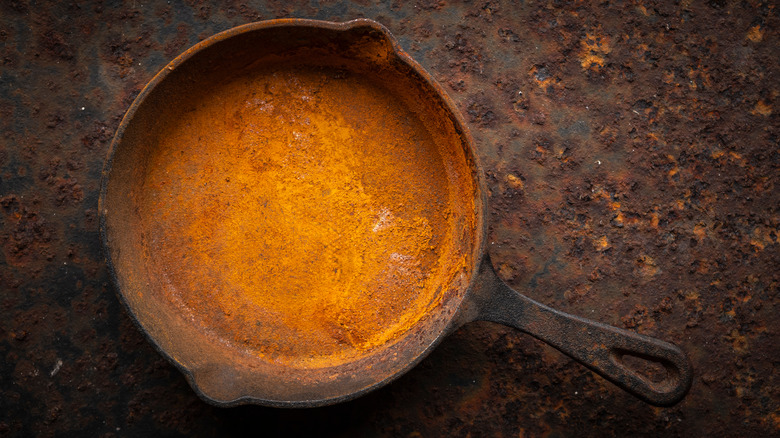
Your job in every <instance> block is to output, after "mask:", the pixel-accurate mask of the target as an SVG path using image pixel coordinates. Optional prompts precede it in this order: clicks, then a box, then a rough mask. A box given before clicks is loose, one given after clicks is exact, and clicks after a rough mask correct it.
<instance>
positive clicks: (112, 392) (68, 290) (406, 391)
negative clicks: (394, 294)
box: [0, 1, 780, 436]
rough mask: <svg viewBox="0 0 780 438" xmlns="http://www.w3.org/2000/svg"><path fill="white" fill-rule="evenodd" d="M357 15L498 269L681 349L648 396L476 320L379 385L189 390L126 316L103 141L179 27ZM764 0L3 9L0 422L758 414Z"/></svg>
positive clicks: (633, 426) (763, 279)
mask: <svg viewBox="0 0 780 438" xmlns="http://www.w3.org/2000/svg"><path fill="white" fill-rule="evenodd" d="M363 16H365V17H369V18H373V19H376V20H377V21H379V22H381V23H382V24H384V25H386V26H387V27H388V28H389V29H390V31H391V32H393V34H394V35H396V36H397V37H399V40H400V42H401V44H402V46H404V48H405V49H407V50H408V51H409V53H410V54H411V55H412V56H413V57H414V58H415V59H416V60H418V61H419V62H420V63H421V64H422V65H423V66H424V67H425V68H427V69H428V70H429V71H430V72H431V73H432V74H433V76H434V77H435V78H436V79H437V80H439V81H440V82H441V83H442V84H443V85H444V86H445V88H446V89H447V91H448V92H449V93H450V95H451V96H452V97H453V99H454V100H455V101H456V102H457V103H458V105H459V107H460V109H461V110H462V112H463V114H464V115H465V117H466V119H467V121H468V122H469V125H470V128H471V130H472V134H473V135H474V137H475V139H476V140H477V150H478V153H479V154H480V155H481V158H482V162H483V165H484V167H485V169H486V171H487V177H488V185H489V189H490V200H489V202H490V207H491V213H492V229H491V233H490V242H489V243H492V244H491V245H490V254H491V257H492V259H493V261H494V264H495V266H496V268H497V269H498V271H499V274H500V276H501V277H502V278H504V279H506V280H507V281H509V282H510V283H511V285H512V286H514V287H516V288H518V289H519V290H522V291H524V292H525V293H527V294H528V295H529V296H530V297H531V298H534V299H536V300H538V301H541V302H543V303H545V304H549V305H551V306H553V307H556V308H559V309H561V310H564V311H567V312H570V313H574V314H580V315H583V316H586V317H589V318H592V319H596V320H599V321H602V322H605V323H608V324H614V325H617V326H621V327H626V328H631V329H633V330H636V331H638V332H640V333H645V334H649V335H653V336H658V337H660V338H663V339H666V340H670V341H672V342H675V343H677V344H679V345H680V346H681V347H682V348H683V349H684V350H685V351H686V352H688V354H689V355H690V356H691V360H692V362H693V366H694V369H695V371H696V376H695V378H694V382H693V386H692V389H691V392H690V394H689V395H688V396H687V398H686V399H685V400H684V401H683V402H682V403H680V404H679V405H677V406H675V407H672V408H650V407H648V406H647V405H645V404H643V403H641V402H639V401H637V400H635V399H634V398H632V397H631V396H629V395H627V394H624V393H622V392H621V391H620V390H619V389H617V388H614V387H612V386H611V385H610V384H608V383H606V382H605V381H603V380H601V379H600V378H598V377H596V376H594V375H593V374H592V373H590V372H589V371H587V370H586V369H585V368H583V367H581V366H579V365H577V364H575V363H573V362H571V361H570V360H568V359H566V358H565V357H563V356H562V355H561V354H559V353H557V352H556V351H554V350H552V349H551V348H548V347H545V346H542V345H541V344H540V343H538V342H537V341H534V340H533V339H530V338H528V337H527V336H523V335H521V334H519V333H516V332H514V331H512V330H511V329H507V328H504V327H500V326H497V325H492V324H488V323H479V324H473V325H470V326H467V327H465V328H464V329H462V330H461V331H459V332H457V333H456V334H455V335H453V336H452V337H450V338H449V339H448V340H446V341H445V342H444V343H443V344H442V345H441V346H440V347H439V348H438V349H437V350H436V351H435V352H434V353H433V354H432V355H431V356H430V357H429V358H428V359H427V360H425V361H424V362H423V363H422V364H420V366H419V367H417V368H415V369H414V370H412V371H411V372H410V373H409V374H407V375H406V376H404V377H403V378H402V379H400V380H399V381H398V382H396V383H394V384H392V385H390V386H389V387H387V388H384V389H382V390H380V391H379V392H376V393H373V394H371V395H369V396H367V397H364V398H361V399H358V400H355V401H353V402H349V403H347V404H345V405H340V406H334V407H331V408H323V409H317V410H310V411H281V412H280V411H277V410H273V409H263V408H256V407H243V408H236V409H230V410H220V409H216V408H213V407H211V406H208V405H206V404H204V403H203V402H201V401H200V400H199V399H198V398H197V397H196V396H195V394H194V393H193V392H192V390H191V389H190V388H189V386H188V385H187V383H186V382H185V381H184V379H183V378H182V377H181V375H180V373H178V371H176V370H175V369H174V368H172V367H171V366H170V365H169V364H168V363H167V362H166V361H165V360H164V359H162V358H161V357H160V356H159V355H158V354H157V353H156V352H155V351H153V350H152V348H151V347H150V346H149V344H148V342H147V341H146V340H145V339H144V338H143V337H142V336H141V335H140V333H139V332H138V330H137V329H136V328H135V327H134V326H133V324H132V323H131V322H130V319H129V318H128V316H127V315H126V314H125V313H124V310H123V309H122V308H121V306H120V304H119V302H118V300H117V298H116V297H115V295H114V291H113V289H112V287H111V286H110V285H109V281H108V275H107V271H106V268H105V265H104V263H103V261H102V260H103V259H102V255H101V253H100V245H99V239H98V236H97V223H96V220H95V218H96V208H97V193H98V185H99V178H100V172H101V168H102V165H103V160H104V157H105V152H106V150H107V147H108V141H109V140H110V138H111V136H112V135H113V131H114V129H115V128H116V127H117V126H118V124H119V120H120V118H121V116H122V114H124V112H125V111H126V109H127V108H128V106H129V105H130V103H131V102H132V99H133V98H134V97H135V95H137V93H138V92H139V91H140V89H141V88H142V87H143V85H144V84H145V83H146V82H147V81H149V79H151V77H152V76H153V75H154V74H155V73H156V72H157V70H159V69H160V68H161V67H162V66H164V65H165V63H167V62H168V61H169V60H171V59H172V58H173V57H175V56H176V55H177V54H178V53H180V52H181V51H182V50H184V49H186V48H187V47H188V46H190V45H192V44H194V43H196V42H197V41H198V40H200V39H203V38H205V37H208V36H210V35H212V34H214V33H216V32H218V31H221V30H225V29H228V28H230V27H233V26H235V25H238V24H243V23H246V22H249V21H254V20H260V19H269V18H276V17H309V18H320V19H328V20H336V21H342V20H346V19H351V18H357V17H363ZM779 44H780V41H778V22H777V11H776V8H775V5H774V4H772V3H760V2H748V4H747V5H745V7H736V6H731V5H730V4H728V3H727V2H720V1H710V2H683V3H681V4H676V5H673V4H666V3H652V2H626V3H617V4H611V5H601V4H598V3H595V2H593V3H567V2H561V3H560V4H558V3H550V4H529V3H512V2H488V1H483V2H454V1H452V2H449V1H442V2H426V1H421V2H410V3H402V2H396V3H392V4H389V5H386V6H380V5H376V4H374V3H370V2H354V3H340V2H330V1H323V2H319V4H318V5H317V4H315V2H292V3H288V4H285V5H284V6H281V5H279V6H269V5H264V4H260V3H258V2H240V1H236V2H229V3H227V4H226V5H225V6H224V7H221V8H220V7H218V6H215V5H212V4H211V3H209V2H199V1H188V2H175V1H174V2H171V4H168V3H167V2H162V1H161V2H150V3H146V2H135V3H134V2H129V1H128V2H125V3H122V4H118V3H110V2H108V3H107V2H94V3H81V4H78V5H77V4H75V3H54V2H52V4H51V5H46V4H40V3H38V4H35V5H28V4H27V3H26V2H23V1H9V2H3V3H2V5H0V130H2V134H1V137H0V138H2V141H1V142H0V170H1V172H0V178H1V181H0V196H2V202H1V203H0V211H2V215H1V216H0V217H1V220H2V222H0V223H2V230H1V231H0V242H2V253H1V254H2V255H1V256H0V257H2V258H1V259H0V260H2V264H3V269H2V271H1V274H2V278H0V288H2V289H1V290H2V298H1V300H2V301H1V302H0V306H1V307H0V309H2V310H1V312H2V318H1V319H0V357H2V360H0V367H1V368H0V375H2V376H3V379H2V383H1V384H2V397H0V407H1V408H2V409H0V412H2V414H0V434H10V435H25V434H38V435H41V436H52V435H54V434H56V433H64V432H71V433H73V434H77V433H78V432H81V434H82V435H108V434H113V435H125V434H126V435H136V436H146V435H149V434H150V433H152V431H156V432H161V433H165V434H169V435H177V434H180V435H183V434H189V435H194V434H203V435H210V434H215V433H217V432H220V431H231V430H234V431H235V430H241V429H244V428H246V429H248V430H253V431H257V430H258V428H259V427H262V428H264V429H265V430H268V431H269V432H272V433H277V434H287V433H295V432H303V431H306V430H309V431H312V430H313V431H316V432H318V433H320V434H326V435H328V434H330V435H349V434H352V435H354V434H355V433H361V434H363V435H383V436H390V435H396V436H398V435H400V436H410V435H411V436H416V435H417V434H419V435H422V436H429V435H436V434H444V435H448V436H466V435H468V434H471V435H472V436H479V435H499V436H502V435H503V436H518V435H519V436H545V435H546V436H566V435H572V434H574V432H576V434H578V435H591V436H609V435H618V436H625V435H633V436H683V435H688V436H695V435H707V436H734V435H737V434H747V433H752V434H753V435H755V436H770V435H774V434H777V433H778V430H779V428H780V418H779V417H778V416H777V413H776V412H777V410H778V407H779V406H780V394H779V393H778V382H777V379H778V378H777V374H778V373H777V372H776V367H777V363H778V361H780V358H779V357H778V354H780V353H778V352H780V346H778V333H777V325H778V323H777V316H776V315H777V314H778V308H777V301H778V298H777V289H778V281H779V280H778V277H777V275H778V274H777V272H778V261H777V260H778V255H777V254H778V241H777V239H778V236H777V227H778V222H780V218H779V217H778V211H777V205H778V203H780V199H778V190H777V179H778V160H779V157H778V140H777V138H778V137H777V136H778V132H777V131H778V120H777V117H778V116H777V112H778V111H777V95H778V88H777V85H776V84H777V83H778V82H780V81H778V78H777V71H778V56H777V49H776V47H778V45H779Z"/></svg>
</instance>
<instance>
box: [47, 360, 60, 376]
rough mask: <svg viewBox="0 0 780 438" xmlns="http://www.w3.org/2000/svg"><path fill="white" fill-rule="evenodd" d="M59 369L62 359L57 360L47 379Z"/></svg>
mask: <svg viewBox="0 0 780 438" xmlns="http://www.w3.org/2000/svg"><path fill="white" fill-rule="evenodd" d="M60 368H62V359H57V363H55V364H54V369H52V370H51V372H50V373H49V377H54V375H55V374H57V373H58V372H59V371H60Z"/></svg>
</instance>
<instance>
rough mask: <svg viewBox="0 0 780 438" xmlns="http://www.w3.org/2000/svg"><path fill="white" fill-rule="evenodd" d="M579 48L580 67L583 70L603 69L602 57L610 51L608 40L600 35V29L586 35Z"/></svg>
mask: <svg viewBox="0 0 780 438" xmlns="http://www.w3.org/2000/svg"><path fill="white" fill-rule="evenodd" d="M580 46H581V48H580V65H581V66H582V68H583V69H584V70H588V69H594V70H599V69H600V68H602V67H604V57H605V56H606V55H607V54H609V52H611V51H612V48H611V47H610V46H609V38H608V37H607V36H606V35H604V34H602V33H601V28H597V29H595V30H594V31H593V32H588V33H586V34H585V39H583V40H582V41H581V42H580Z"/></svg>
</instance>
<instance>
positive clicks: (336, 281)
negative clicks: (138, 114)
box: [141, 64, 472, 367]
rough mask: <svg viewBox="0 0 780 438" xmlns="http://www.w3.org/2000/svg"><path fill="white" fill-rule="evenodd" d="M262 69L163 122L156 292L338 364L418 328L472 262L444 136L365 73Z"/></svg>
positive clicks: (220, 325)
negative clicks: (459, 223)
mask: <svg viewBox="0 0 780 438" xmlns="http://www.w3.org/2000/svg"><path fill="white" fill-rule="evenodd" d="M253 69H254V70H253V71H252V72H251V73H249V74H243V75H241V76H238V77H237V78H236V79H233V80H228V81H227V82H226V83H224V84H221V85H219V86H218V87H217V88H216V89H215V90H210V92H209V93H204V94H205V97H203V98H201V99H199V100H197V101H196V102H195V104H194V107H193V108H191V110H190V111H185V112H183V113H182V116H180V117H179V118H178V119H177V120H176V121H175V123H171V124H170V126H169V127H166V128H163V129H164V132H162V133H161V135H160V136H159V137H160V144H159V145H158V146H156V147H155V149H154V153H153V155H152V156H151V157H150V161H149V163H147V168H148V171H147V174H146V178H145V181H144V190H145V192H144V196H145V199H144V201H142V208H144V209H145V210H146V211H145V213H144V221H143V223H142V225H141V228H142V229H143V233H144V236H145V245H146V246H147V247H148V248H149V252H150V257H151V261H150V265H151V270H152V273H153V275H154V276H155V277H157V278H164V279H165V280H164V281H165V283H166V284H165V285H164V286H162V287H161V288H160V289H162V291H161V292H160V291H157V293H162V294H164V295H165V297H166V299H167V300H168V301H170V302H172V303H174V304H175V305H177V306H178V307H179V308H180V309H182V311H183V312H184V313H185V314H187V315H188V316H189V318H190V319H192V320H193V321H195V322H196V323H197V325H198V326H202V327H203V328H204V329H205V330H207V331H208V332H209V333H210V334H211V335H213V336H216V337H217V338H219V339H220V340H221V341H223V342H227V343H229V344H231V345H234V346H237V347H238V348H240V349H244V350H246V351H248V352H250V353H251V354H255V355H258V356H260V357H263V358H265V359H266V360H269V361H274V362H276V363H279V364H287V365H292V366H298V367H321V366H332V365H338V364H341V363H345V362H347V361H350V360H353V359H355V358H358V357H362V356H364V355H366V354H369V353H370V352H371V351H373V349H375V348H379V347H381V346H383V345H386V344H388V343H389V342H392V341H393V340H394V339H397V338H398V337H399V336H401V335H402V334H404V333H406V332H407V331H409V330H410V328H411V327H413V326H414V325H415V324H416V323H417V322H418V321H420V320H421V318H423V316H424V315H425V314H426V313H427V312H428V311H429V310H430V309H432V308H433V307H435V306H436V305H437V303H438V302H439V301H441V299H442V295H443V293H446V291H447V287H448V284H449V281H450V279H451V277H452V276H453V275H454V272H457V271H458V270H459V269H460V268H461V267H462V266H463V265H464V264H465V263H466V261H465V258H467V257H466V256H464V255H462V254H456V253H455V252H456V249H455V245H454V244H453V240H454V237H453V235H454V234H455V233H456V230H455V222H454V220H453V219H452V217H453V216H454V215H455V213H454V212H453V208H452V205H453V202H458V203H459V204H458V205H463V203H464V199H453V198H455V197H457V196H458V195H457V194H452V193H451V190H450V187H451V185H452V181H451V179H452V178H453V176H452V174H451V173H452V172H451V171H450V170H449V169H450V168H449V167H448V166H453V165H456V164H451V163H446V162H445V160H443V159H442V152H441V151H442V150H443V148H446V147H450V148H451V145H449V144H447V145H444V144H439V143H441V140H437V139H436V138H434V137H433V136H432V135H434V134H431V132H429V129H434V128H427V127H426V126H425V125H424V123H423V120H424V119H423V118H421V116H419V115H418V114H417V113H416V110H415V109H413V108H409V107H408V106H407V105H406V104H405V103H404V102H402V101H401V100H400V99H399V98H398V97H397V96H396V94H395V93H393V92H391V91H389V90H387V89H385V88H383V87H382V86H379V85H378V84H376V83H374V82H371V81H369V80H368V79H367V78H366V77H364V76H362V75H360V74H357V73H354V72H344V71H341V70H339V69H334V68H330V67H313V66H300V65H287V66H285V65H283V64H282V65H275V66H273V67H262V66H261V67H253ZM461 196H462V193H461ZM468 202H472V201H471V200H468ZM453 260H454V262H453ZM442 289H444V291H442Z"/></svg>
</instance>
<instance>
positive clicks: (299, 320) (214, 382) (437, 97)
mask: <svg viewBox="0 0 780 438" xmlns="http://www.w3.org/2000/svg"><path fill="white" fill-rule="evenodd" d="M473 147H474V146H473V141H472V139H471V137H470V136H469V134H468V131H467V129H466V127H465V124H464V123H463V121H462V120H461V117H460V115H459V114H458V112H457V111H456V109H455V105H454V104H453V103H452V101H451V100H450V99H449V98H448V97H447V96H446V94H445V93H444V91H443V89H442V88H441V87H440V86H439V85H438V84H436V82H435V81H434V80H433V79H432V78H431V77H430V76H429V75H428V74H427V73H426V72H425V71H424V70H423V69H422V68H421V67H420V66H419V65H418V64H417V63H415V62H414V61H413V60H412V59H411V58H410V57H409V56H408V55H406V54H405V53H404V52H403V51H402V50H401V48H400V46H399V45H398V43H397V42H395V40H394V39H393V38H392V36H391V35H390V34H389V32H388V31H387V30H386V29H385V28H384V27H382V26H381V25H379V24H377V23H375V22H373V21H370V20H355V21H350V22H347V23H341V24H337V23H329V22H320V21H311V20H274V21H268V22H262V23H255V24H249V25H245V26H241V27H237V28H234V29H231V30H228V31H226V32H223V33H220V34H218V35H216V36H214V37H211V38H209V39H207V40H205V41H203V42H201V43H200V44H198V45H196V46H195V47H193V48H192V49H190V50H188V51H186V52H185V53H183V54H182V55H180V56H179V57H178V58H176V59H175V60H174V61H172V62H171V63H170V64H168V66H166V67H165V68H164V69H163V70H162V71H161V72H160V73H159V74H158V75H157V76H155V77H154V79H152V81H151V82H150V83H149V84H148V85H147V86H146V88H144V90H143V91H142V92H141V93H140V95H139V96H138V98H137V99H136V100H135V102H134V103H133V104H132V106H131V107H130V109H129V110H128V112H127V114H126V116H125V118H124V119H123V121H122V123H121V125H120V127H119V129H118V131H117V133H116V136H115V138H114V141H113V143H112V146H111V151H110V153H109V158H108V160H107V162H106V167H105V171H104V178H103V185H102V190H101V196H100V225H101V234H102V238H103V243H104V246H105V249H106V258H107V262H108V265H109V267H110V269H111V272H112V276H113V278H114V280H115V283H116V284H117V287H118V290H119V292H120V296H121V297H122V299H123V302H124V303H125V304H126V306H127V307H128V309H129V311H130V313H131V314H132V315H133V317H134V318H135V320H136V322H137V323H138V325H139V327H140V328H141V329H142V331H144V332H145V333H146V334H147V335H148V336H149V338H150V340H151V341H152V343H153V344H154V345H155V346H156V347H157V348H158V349H159V351H160V352H161V353H162V354H163V355H165V356H166V357H167V358H168V359H169V360H170V361H171V362H172V363H173V364H175V365H176V366H177V367H178V368H179V369H181V370H182V372H183V373H184V374H185V375H186V377H187V379H188V381H189V382H190V384H191V385H192V387H193V388H194V389H195V390H196V392H197V393H198V394H199V395H201V396H202V397H203V398H204V399H205V400H207V401H209V402H211V403H214V404H217V405H221V406H232V405H237V404H244V403H256V404H263V405H269V406H281V407H309V406H321V405H326V404H332V403H336V402H340V401H344V400H348V399H352V398H354V397H357V396H359V395H361V394H364V393H366V392H368V391H370V390H373V389H376V388H378V387H381V386H383V385H385V384H387V383H388V382H390V381H392V380H393V379H395V378H397V377H398V376H400V375H401V374H403V373H404V372H406V371H407V370H408V369H410V368H411V367H412V366H414V365H415V364H416V363H418V362H419V361H420V360H421V359H422V358H423V357H425V356H426V355H427V354H428V353H429V352H430V351H431V349H432V348H433V347H434V346H435V345H437V344H438V342H439V341H440V340H441V339H442V338H443V337H444V336H446V335H447V334H449V333H452V332H453V331H454V330H456V329H457V328H458V327H460V326H462V325H463V324H465V323H467V322H470V321H475V320H487V321H494V322H498V323H501V324H506V325H509V326H513V327H516V328H518V329H520V330H522V331H524V332H526V333H528V334H531V335H532V336H534V337H536V338H538V339H541V340H543V341H545V342H547V343H548V344H550V345H552V346H554V347H555V348H557V349H559V350H560V351H562V352H564V353H566V354H568V355H569V356H571V357H573V358H575V359H576V360H578V361H580V362H581V363H583V364H584V365H586V366H587V367H589V368H591V369H592V370H593V371H595V372H597V373H599V374H600V375H602V376H604V377H605V378H607V379H609V380H611V381H612V382H614V383H616V384H617V385H618V386H620V387H622V388H623V389H625V390H627V391H628V392H630V393H632V394H634V395H636V396H637V397H639V398H641V399H643V400H645V401H647V402H649V403H652V404H656V405H670V404H673V403H675V402H677V401H679V400H680V399H681V398H682V397H683V396H684V394H685V393H686V391H687V390H688V388H689V386H690V382H691V368H690V365H689V363H688V360H687V359H686V357H685V355H684V354H683V353H682V351H680V350H679V349H678V348H677V347H676V346H674V345H671V344H669V343H666V342H663V341H660V340H657V339H654V338H650V337H647V336H643V335H639V334H636V333H633V332H629V331H626V330H621V329H618V328H614V327H610V326H607V325H604V324H600V323H598V322H593V321H589V320H586V319H583V318H579V317H576V316H572V315H567V314H565V313H562V312H559V311H556V310H553V309H551V308H549V307H547V306H544V305H542V304H539V303H537V302H535V301H532V300H530V299H529V298H526V297H525V296H523V295H521V294H520V293H518V292H516V291H514V290H512V289H510V288H509V287H508V286H507V285H506V284H505V283H504V282H502V281H501V280H500V279H499V278H498V277H497V276H496V274H495V273H494V271H493V268H492V265H491V263H490V260H489V257H488V255H487V254H486V246H485V234H486V221H485V217H486V195H485V188H484V182H483V180H482V172H481V170H480V167H479V165H478V163H477V160H476V155H475V154H474V150H473ZM626 356H635V357H639V358H643V359H646V360H649V361H652V362H655V363H660V364H661V365H662V366H663V367H664V368H665V370H666V377H665V379H664V380H663V381H662V382H653V381H651V380H650V379H648V378H647V377H644V376H643V375H641V373H639V372H637V371H635V370H633V369H632V368H631V367H629V366H628V365H627V363H626V361H625V360H624V358H625V357H626Z"/></svg>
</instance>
